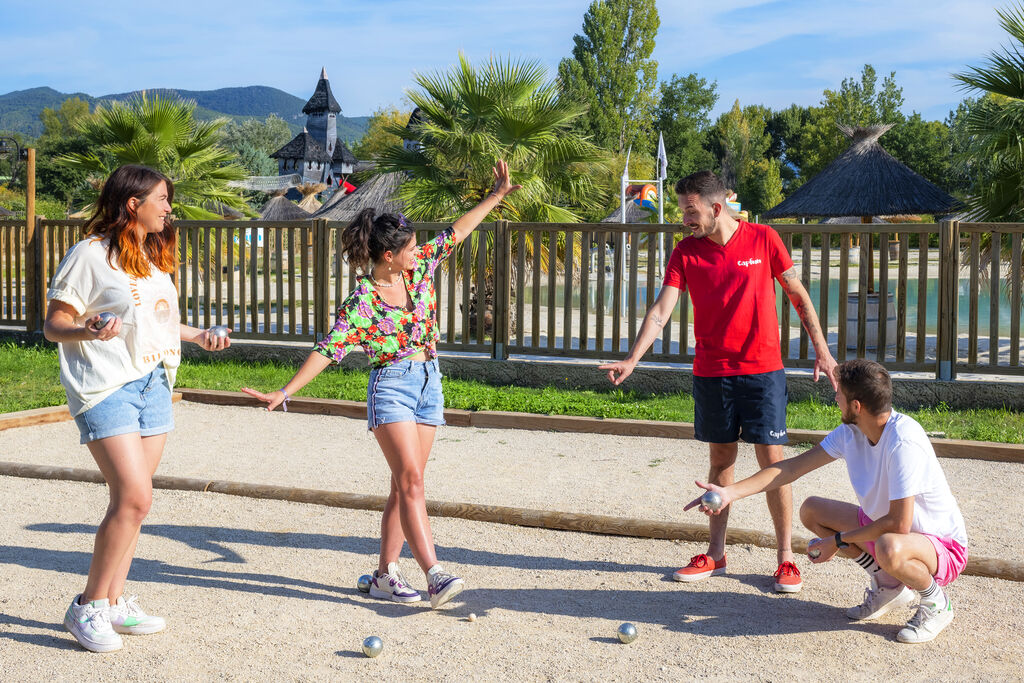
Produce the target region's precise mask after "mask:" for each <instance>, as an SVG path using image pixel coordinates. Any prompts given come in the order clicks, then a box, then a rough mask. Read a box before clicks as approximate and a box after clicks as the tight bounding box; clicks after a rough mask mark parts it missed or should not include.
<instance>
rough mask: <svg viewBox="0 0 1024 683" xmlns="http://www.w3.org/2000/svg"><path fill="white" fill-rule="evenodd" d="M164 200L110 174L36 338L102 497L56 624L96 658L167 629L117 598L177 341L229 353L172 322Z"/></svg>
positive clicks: (137, 176) (171, 260)
mask: <svg viewBox="0 0 1024 683" xmlns="http://www.w3.org/2000/svg"><path fill="white" fill-rule="evenodd" d="M173 198H174V184H173V183H171V181H170V180H169V179H168V178H167V177H166V176H164V175H163V174H161V173H158V172H157V171H154V170H152V169H150V168H146V167H145V166H134V165H126V166H121V167H120V168H118V169H117V170H115V171H114V172H113V173H112V174H111V175H110V177H109V178H107V180H106V182H105V183H104V184H103V189H102V190H101V191H100V197H99V200H98V201H97V205H96V213H95V214H94V215H93V217H92V218H91V219H90V220H89V222H88V223H87V224H86V237H85V239H83V240H82V241H80V242H78V243H77V244H75V245H74V246H73V247H72V248H71V249H70V250H69V251H68V253H67V254H66V255H65V256H64V259H63V260H62V261H61V263H60V266H58V268H57V272H56V273H55V274H54V276H53V281H52V282H51V283H50V289H49V291H48V292H47V295H46V296H47V299H48V301H49V303H48V308H47V312H46V323H45V325H44V326H43V333H44V334H45V336H46V338H47V339H49V340H50V341H52V342H56V343H57V348H58V355H59V357H60V380H61V384H63V385H64V389H65V391H66V393H67V397H68V407H69V409H70V410H71V414H72V415H74V417H75V422H76V423H77V425H78V429H79V432H80V433H81V443H83V444H86V445H87V447H88V448H89V452H90V453H91V454H92V457H93V458H94V459H95V460H96V464H97V465H98V466H99V469H100V471H101V472H102V473H103V477H104V479H106V482H107V486H108V488H109V490H110V504H109V505H108V506H107V512H106V515H105V516H104V518H103V521H102V522H101V523H100V526H99V529H98V530H97V532H96V542H95V546H94V548H93V556H92V562H91V563H90V565H89V577H88V579H87V581H86V584H85V590H83V591H82V593H80V594H79V595H77V596H75V599H74V600H73V601H72V602H71V605H70V606H69V607H68V609H67V612H66V613H65V615H64V626H65V627H66V628H67V629H68V630H69V631H70V632H71V633H72V634H73V635H74V636H75V638H76V639H77V640H78V642H79V643H80V644H81V645H82V646H83V647H84V648H86V649H87V650H92V651H93V652H110V651H113V650H117V649H120V648H121V646H122V641H121V635H120V634H122V633H131V634H140V633H156V632H157V631H161V630H163V629H164V627H165V623H164V620H163V619H162V618H160V617H156V616H152V615H148V614H146V613H145V612H144V611H143V610H142V608H141V607H140V606H139V604H138V602H137V600H136V598H135V597H131V598H128V599H127V600H126V599H125V598H124V596H123V593H124V586H125V581H126V580H127V577H128V569H129V567H130V566H131V562H132V558H133V557H134V555H135V546H136V543H137V542H138V539H139V531H140V529H141V527H142V520H143V519H144V518H145V517H146V514H147V513H148V512H149V507H150V504H151V502H152V496H153V482H152V479H153V473H154V472H155V471H156V467H157V464H158V463H159V462H160V456H161V455H162V454H163V449H164V444H165V443H166V441H167V433H168V432H170V431H171V429H173V427H174V419H173V416H172V414H171V387H173V386H174V375H175V371H176V370H177V367H178V364H179V363H180V362H181V342H182V340H184V341H190V342H193V343H195V344H198V345H199V346H202V347H203V348H204V349H206V350H208V351H219V350H221V349H223V348H227V347H228V346H229V345H230V340H229V339H228V338H226V337H216V336H213V335H210V334H209V333H208V331H206V330H199V329H196V328H194V327H189V326H188V325H183V324H181V323H180V322H179V319H178V308H177V300H178V294H177V291H176V289H175V286H174V282H173V280H172V279H171V273H173V272H174V269H175V268H176V267H177V234H176V231H175V229H174V227H173V226H172V225H171V223H170V220H169V218H170V213H171V201H172V200H173Z"/></svg>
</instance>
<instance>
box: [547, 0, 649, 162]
mask: <svg viewBox="0 0 1024 683" xmlns="http://www.w3.org/2000/svg"><path fill="white" fill-rule="evenodd" d="M660 23H661V21H660V20H659V18H658V9H657V7H656V6H655V0H594V2H592V3H590V8H589V9H588V10H587V13H586V14H585V15H584V16H583V33H582V35H581V34H577V35H576V36H574V37H573V43H574V47H573V50H572V57H571V58H566V59H563V60H562V61H561V63H560V64H559V65H558V78H559V81H560V82H561V87H562V92H563V93H564V94H565V95H566V96H568V97H571V98H572V99H574V100H576V101H577V102H579V103H580V104H582V105H584V106H586V107H587V113H586V115H584V116H583V117H581V118H580V119H579V121H578V122H577V124H576V127H577V129H578V130H579V132H581V133H583V134H584V135H589V136H590V137H591V139H592V140H593V142H594V143H596V144H597V145H598V146H600V147H603V148H605V149H607V150H611V151H613V152H616V153H621V152H625V151H626V149H627V148H629V147H630V146H632V147H633V148H634V149H637V150H643V151H647V150H653V147H654V142H655V140H656V135H655V134H654V132H653V126H652V122H653V118H654V108H655V106H656V105H657V84H658V62H657V61H655V60H653V59H651V58H650V57H651V53H652V52H653V51H654V39H655V36H656V35H657V33H658V26H659V25H660Z"/></svg>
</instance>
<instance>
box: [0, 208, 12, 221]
mask: <svg viewBox="0 0 1024 683" xmlns="http://www.w3.org/2000/svg"><path fill="white" fill-rule="evenodd" d="M13 215H14V212H13V211H11V210H9V209H5V208H4V207H2V206H0V218H10V217H11V216H13Z"/></svg>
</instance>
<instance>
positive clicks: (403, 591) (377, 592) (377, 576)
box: [370, 562, 422, 602]
mask: <svg viewBox="0 0 1024 683" xmlns="http://www.w3.org/2000/svg"><path fill="white" fill-rule="evenodd" d="M370 597H371V598H380V599H381V600H394V601H395V602H418V601H419V600H421V599H422V598H421V597H420V593H419V591H417V590H413V589H412V588H410V587H409V581H408V580H407V579H406V578H405V576H404V575H403V574H402V570H401V569H399V568H398V563H397V562H390V563H388V570H387V572H385V573H384V574H381V573H380V572H379V571H377V570H376V569H374V570H373V580H372V581H370Z"/></svg>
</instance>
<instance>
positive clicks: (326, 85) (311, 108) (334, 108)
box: [302, 67, 341, 114]
mask: <svg viewBox="0 0 1024 683" xmlns="http://www.w3.org/2000/svg"><path fill="white" fill-rule="evenodd" d="M325 111H331V112H334V113H335V114H338V113H340V112H341V105H340V104H338V100H336V99H334V93H332V92H331V82H330V81H328V80H327V68H326V67H322V68H321V69H320V80H319V81H317V83H316V90H314V91H313V96H312V97H310V98H309V101H308V102H306V106H304V107H303V108H302V113H303V114H321V113H323V112H325Z"/></svg>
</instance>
